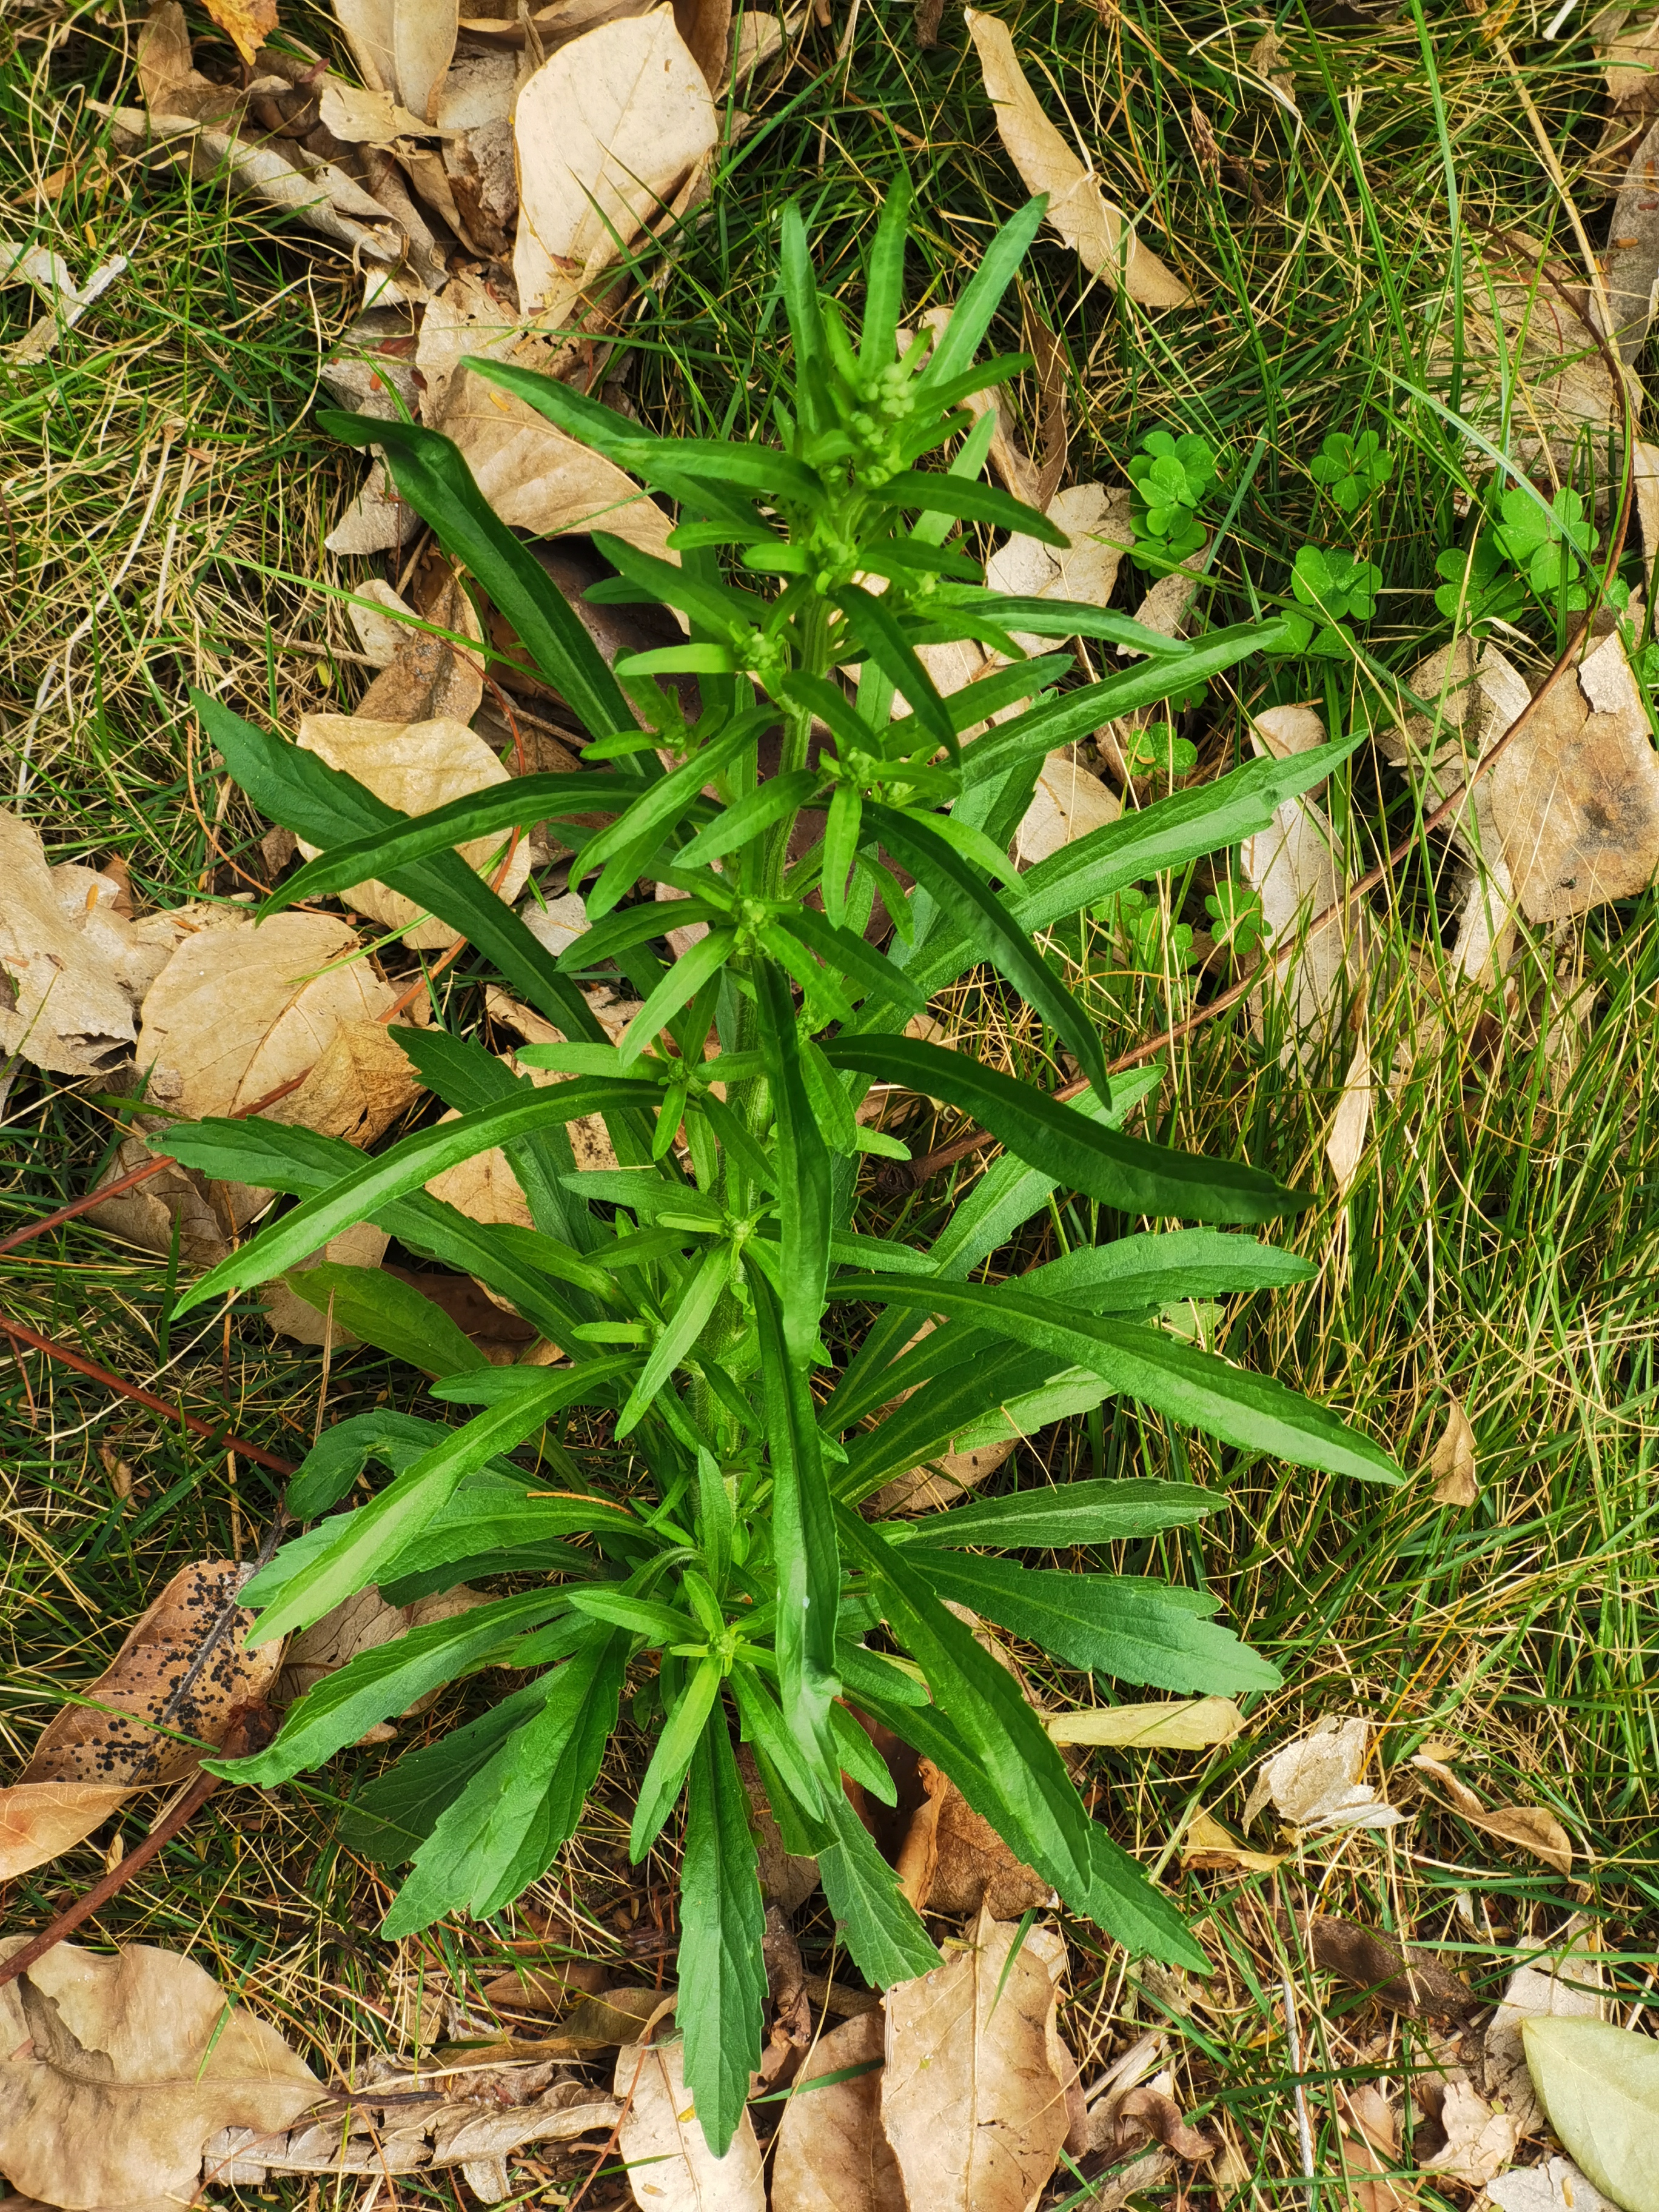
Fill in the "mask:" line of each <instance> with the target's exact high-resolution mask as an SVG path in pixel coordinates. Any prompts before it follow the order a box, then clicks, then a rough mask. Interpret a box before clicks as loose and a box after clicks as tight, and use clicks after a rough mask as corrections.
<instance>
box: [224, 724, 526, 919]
mask: <svg viewBox="0 0 1659 2212" xmlns="http://www.w3.org/2000/svg"><path fill="white" fill-rule="evenodd" d="M300 744H301V747H302V748H303V749H304V750H306V751H307V752H313V753H315V754H317V755H318V757H319V758H320V759H322V760H325V761H326V762H327V763H328V764H329V766H330V767H331V768H337V769H343V770H344V772H345V773H346V774H347V775H351V776H355V777H356V780H357V781H358V782H359V783H361V784H362V785H363V786H364V787H366V788H367V789H368V790H369V791H372V792H373V793H374V796H375V797H376V798H377V799H384V800H385V801H386V805H389V806H395V807H396V808H397V809H398V811H399V812H400V813H403V814H425V813H427V812H428V811H430V810H431V809H432V808H434V807H436V806H444V805H447V804H448V803H449V801H450V800H452V799H464V798H465V796H466V795H467V793H469V792H474V791H485V790H488V789H489V787H491V786H492V785H494V784H498V783H506V782H507V781H508V780H509V779H508V776H507V770H506V769H504V768H503V767H502V766H501V763H500V762H499V761H498V760H497V759H496V757H495V754H494V753H492V752H491V751H490V750H489V746H488V745H487V744H485V743H484V741H483V738H479V737H475V736H474V735H473V733H472V732H471V730H469V729H468V728H467V727H466V726H465V723H462V722H455V721H450V720H447V719H444V718H440V719H438V720H435V721H430V722H381V721H373V720H369V719H368V717H366V716H363V715H358V714H305V715H302V716H301V720H300ZM505 843H506V838H505V836H504V834H502V833H499V832H496V831H491V832H489V834H488V835H487V836H482V837H473V838H471V839H469V840H468V842H466V843H465V844H464V845H460V846H458V847H457V848H456V849H457V851H458V852H459V854H460V856H461V858H462V859H463V860H465V861H466V862H467V864H468V865H469V866H471V867H473V868H476V869H477V870H478V871H479V872H480V873H481V874H483V875H485V876H486V877H487V878H489V880H490V881H491V882H492V883H493V882H494V880H495V874H496V872H497V870H498V868H499V866H500V862H501V853H502V849H503V848H504V846H505ZM300 850H301V853H302V854H304V855H305V857H306V858H307V860H311V859H313V857H314V856H315V854H316V852H317V850H318V848H317V847H316V846H314V845H307V843H305V842H304V841H303V840H301V845H300ZM529 874H530V845H529V842H528V840H527V839H526V838H523V837H520V840H519V842H518V846H517V848H516V850H515V851H514V853H513V858H512V860H511V862H510V863H509V865H508V866H507V874H506V877H505V878H504V879H503V881H502V883H501V896H502V897H503V898H504V899H507V900H512V899H515V898H517V896H519V893H520V891H521V890H523V889H524V886H525V883H526V879H527V878H528V876H529ZM340 896H341V898H342V899H343V901H344V902H345V903H346V904H347V905H349V906H355V907H356V908H358V909H359V911H360V912H362V913H363V914H367V915H373V916H374V920H375V921H379V922H382V923H384V924H385V926H386V927H387V928H388V929H397V930H402V931H404V944H405V945H412V946H415V947H417V948H419V949H420V950H422V951H445V950H447V948H448V947H449V946H450V945H453V943H454V942H455V939H456V936H457V934H458V933H457V932H456V931H455V930H454V929H453V928H452V927H450V925H449V924H448V923H447V921H440V920H439V919H438V917H437V916H436V915H432V916H431V917H430V918H429V919H428V920H427V921H421V922H419V923H417V924H416V927H414V928H412V929H410V928H409V927H408V925H409V924H410V922H413V921H416V916H417V915H419V913H420V911H421V909H420V908H419V907H418V906H416V903H415V902H414V901H413V899H408V898H405V897H404V896H403V895H402V893H401V892H399V891H393V890H387V888H386V885H385V884H379V883H374V882H370V883H366V884H353V885H352V886H351V888H350V889H349V890H345V891H343V892H342V893H341V894H340ZM281 918H282V917H278V919H281ZM266 926H267V927H268V926H269V925H266Z"/></svg>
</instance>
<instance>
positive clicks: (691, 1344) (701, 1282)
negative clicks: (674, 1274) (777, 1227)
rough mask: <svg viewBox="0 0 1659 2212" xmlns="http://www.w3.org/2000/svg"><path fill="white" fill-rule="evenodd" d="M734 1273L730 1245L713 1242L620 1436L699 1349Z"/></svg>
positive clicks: (632, 1399)
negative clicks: (711, 1316) (701, 1339)
mask: <svg viewBox="0 0 1659 2212" xmlns="http://www.w3.org/2000/svg"><path fill="white" fill-rule="evenodd" d="M731 1273H732V1253H731V1249H730V1247H729V1246H727V1245H725V1244H716V1245H714V1246H713V1247H712V1248H711V1249H710V1250H709V1251H708V1253H707V1255H705V1256H704V1259H703V1262H702V1266H701V1267H699V1268H698V1270H697V1272H696V1274H695V1275H693V1277H692V1278H691V1279H690V1282H689V1283H688V1284H687V1285H686V1287H685V1289H684V1291H682V1292H681V1294H680V1299H679V1303H678V1305H676V1307H675V1308H674V1310H673V1312H672V1313H671V1315H670V1316H669V1317H668V1321H667V1324H666V1326H665V1328H664V1329H663V1332H662V1334H661V1335H660V1336H659V1338H658V1339H657V1340H656V1342H655V1343H654V1344H653V1346H652V1347H651V1353H650V1357H649V1358H647V1361H646V1363H645V1365H644V1366H643V1367H642V1368H641V1370H640V1379H639V1381H638V1382H637V1383H635V1385H634V1388H633V1389H632V1390H630V1391H629V1395H628V1403H627V1404H626V1405H625V1406H624V1407H623V1409H622V1412H621V1413H619V1414H618V1415H617V1437H618V1438H621V1437H625V1436H628V1435H629V1434H630V1433H631V1432H632V1431H633V1430H634V1429H635V1427H636V1426H637V1425H638V1424H639V1422H640V1420H641V1417H642V1416H643V1415H644V1413H646V1411H647V1407H649V1406H650V1405H651V1402H652V1401H653V1399H654V1398H655V1397H656V1395H657V1393H658V1392H659V1390H660V1389H662V1387H663V1385H664V1383H666V1382H667V1380H668V1378H669V1376H671V1374H672V1373H673V1371H674V1370H675V1369H676V1368H677V1367H680V1366H684V1364H685V1363H686V1361H687V1360H688V1359H689V1358H690V1356H691V1354H692V1352H694V1351H695V1350H696V1346H697V1341H698V1340H699V1338H700V1337H701V1336H702V1333H703V1331H704V1329H705V1328H708V1319H709V1316H710V1315H711V1314H712V1313H713V1312H714V1308H715V1307H716V1305H718V1304H719V1303H720V1292H721V1291H723V1290H724V1289H725V1288H726V1283H727V1282H728V1280H729V1279H730V1277H731Z"/></svg>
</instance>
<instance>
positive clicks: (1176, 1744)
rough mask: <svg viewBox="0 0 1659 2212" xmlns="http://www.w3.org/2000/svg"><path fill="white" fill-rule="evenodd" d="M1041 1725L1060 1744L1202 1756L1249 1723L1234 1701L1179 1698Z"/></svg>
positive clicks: (1057, 1717)
mask: <svg viewBox="0 0 1659 2212" xmlns="http://www.w3.org/2000/svg"><path fill="white" fill-rule="evenodd" d="M1042 1724H1043V1726H1044V1727H1045V1728H1046V1729H1048V1733H1049V1735H1051V1736H1052V1737H1053V1738H1054V1741H1055V1742H1056V1743H1101V1744H1113V1745H1115V1746H1117V1747H1121V1748H1122V1749H1125V1750H1133V1751H1203V1750H1205V1749H1206V1747H1208V1746H1209V1745H1211V1744H1212V1743H1228V1742H1231V1740H1232V1738H1233V1737H1234V1736H1236V1735H1237V1734H1238V1731H1239V1729H1241V1728H1243V1725H1244V1717H1243V1714H1242V1713H1241V1712H1240V1711H1239V1710H1238V1707H1237V1705H1234V1704H1233V1702H1232V1700H1231V1699H1230V1698H1174V1699H1163V1700H1162V1701H1160V1702H1159V1703H1158V1704H1156V1705H1100V1706H1097V1708H1096V1709H1095V1710H1094V1711H1091V1712H1089V1711H1085V1712H1075V1713H1048V1714H1046V1715H1045V1716H1044V1717H1043V1723H1042ZM1188 1832H1189V1833H1190V1830H1189V1831H1188Z"/></svg>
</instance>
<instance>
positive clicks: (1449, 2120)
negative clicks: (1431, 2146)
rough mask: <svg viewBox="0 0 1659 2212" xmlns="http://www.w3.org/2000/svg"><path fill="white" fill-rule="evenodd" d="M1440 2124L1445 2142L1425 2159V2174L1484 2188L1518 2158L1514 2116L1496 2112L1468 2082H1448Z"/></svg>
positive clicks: (1476, 2187)
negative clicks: (1438, 2175) (1512, 2160)
mask: <svg viewBox="0 0 1659 2212" xmlns="http://www.w3.org/2000/svg"><path fill="white" fill-rule="evenodd" d="M1440 2124H1441V2126H1442V2127H1443V2129H1444V2130H1445V2132H1446V2140H1445V2142H1444V2143H1443V2145H1442V2146H1441V2148H1439V2149H1438V2150H1437V2151H1436V2152H1435V2154H1434V2155H1433V2157H1432V2158H1427V2159H1425V2160H1424V2161H1423V2170H1424V2172H1425V2173H1440V2174H1444V2175H1445V2176H1446V2178H1447V2179H1449V2180H1452V2181H1464V2182H1468V2184H1469V2185H1470V2186H1471V2187H1472V2188H1475V2189H1483V2188H1485V2186H1486V2184H1487V2183H1488V2182H1489V2181H1491V2180H1492V2179H1493V2178H1494V2176H1495V2175H1497V2174H1499V2173H1501V2172H1503V2170H1504V2167H1505V2166H1507V2165H1508V2164H1509V2163H1510V2160H1511V2159H1512V2158H1513V2157H1514V2156H1515V2146H1516V2125H1515V2118H1514V2115H1513V2114H1512V2113H1510V2112H1493V2111H1492V2107H1491V2106H1489V2105H1487V2104H1486V2101H1485V2100H1484V2099H1483V2098H1481V2097H1480V2096H1479V2095H1477V2094H1476V2093H1475V2091H1474V2088H1473V2087H1471V2086H1470V2084H1469V2083H1468V2081H1458V2080H1456V2079H1455V2078H1454V2079H1452V2080H1451V2081H1448V2082H1447V2084H1446V2097H1445V2102H1444V2104H1443V2106H1441V2110H1440Z"/></svg>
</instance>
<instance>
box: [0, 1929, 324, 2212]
mask: <svg viewBox="0 0 1659 2212" xmlns="http://www.w3.org/2000/svg"><path fill="white" fill-rule="evenodd" d="M26 1940H27V1939H26V1938H25V1937H23V1936H8V1937H7V1938H6V1939H5V1940H4V1942H3V1943H0V1954H4V1955H6V1956H9V1955H10V1954H11V1953H12V1952H14V1951H15V1950H16V1949H17V1948H18V1947H19V1946H20V1944H21V1943H22V1942H25V1941H26ZM0 2034H3V2037H4V2045H5V2049H6V2051H7V2052H8V2053H9V2057H8V2058H7V2060H6V2063H4V2065H3V2066H0V2172H3V2173H4V2174H5V2175H6V2177H7V2179H8V2180H9V2182H10V2184H11V2185H12V2187H13V2188H14V2189H15V2190H16V2191H20V2192H21V2194H23V2195H25V2196H28V2197H34V2198H36V2199H38V2200H39V2201H40V2203H44V2204H57V2205H75V2206H98V2205H108V2206H115V2205H121V2206H135V2207H136V2206H140V2205H145V2206H149V2205H154V2204H155V2203H157V2202H158V2201H163V2202H164V2201H167V2200H171V2201H172V2202H173V2203H175V2204H187V2203H190V2202H191V2200H192V2198H193V2197H194V2196H195V2193H196V2188H197V2181H198V2179H200V2176H201V2172H202V2151H203V2146H204V2144H205V2143H206V2142H207V2141H208V2139H209V2137H210V2136H213V2135H215V2134H216V2132H217V2131H218V2130H220V2129H222V2128H225V2127H230V2126H242V2127H248V2128H252V2129H254V2130H258V2131H264V2130H269V2129H282V2128H286V2127H288V2126H289V2124H291V2123H292V2122H293V2121H294V2120H295V2119H296V2118H298V2116H299V2115H300V2113H301V2112H304V2111H305V2110H306V2109H307V2107H308V2106H311V2105H313V2104H314V2103H315V2102H316V2100H318V2098H319V2097H320V2096H321V2095H322V2093H323V2087H322V2084H321V2082H319V2081H318V2080H317V2078H316V2076H315V2075H313V2073H312V2071H311V2069H310V2068H309V2067H308V2066H307V2065H306V2064H305V2063H304V2062H303V2060H301V2058H300V2057H298V2055H297V2054H296V2053H295V2052H294V2051H290V2050H289V2047H288V2045H287V2044H286V2043H285V2042H284V2041H283V2039H282V2037H281V2036H280V2035H278V2033H276V2029H275V2028H273V2027H268V2026H267V2025H266V2024H265V2022H264V2021H262V2020H260V2019H258V2018H257V2017H256V2015H253V2014H252V2013H251V2012H249V2011H248V2010H247V2009H246V2008H245V2007H243V2006H240V2005H235V2004H233V2003H232V2002H231V2001H230V2000H229V1998H228V1996H227V1995H226V1993H225V1991H224V1990H222V1989H221V1988H220V1986H219V1984H217V1982H216V1981H215V1980H214V1979H213V1978H212V1976H211V1975H210V1974H207V1973H204V1972H203V1971H202V1969H201V1967H199V1966H194V1965H192V1964H191V1961H190V1960H188V1959H182V1958H179V1957H177V1956H175V1955H174V1954H173V1953H171V1952H168V1951H160V1950H154V1949H152V1948H149V1946H148V1945H145V1944H130V1945H128V1946H126V1947H125V1948H123V1949H121V1950H119V1951H117V1952H116V1953H115V1954H113V1955H112V1956H107V1957H106V1956H102V1955H100V1954H97V1953H95V1952H92V1951H83V1950H82V1949H81V1948H79V1947H78V1946H77V1945H76V1944H73V1943H58V1944H57V1945H55V1946H54V1947H53V1948H52V1949H51V1950H50V1951H48V1952H47V1953H46V1955H45V1956H44V1957H43V1958H40V1959H39V1960H36V1961H35V1963H34V1965H33V1966H31V1967H30V1968H29V1970H28V1972H27V1973H26V1974H23V1975H21V1976H20V1977H19V1978H18V1979H17V1980H15V1981H14V1982H11V1983H9V1984H6V1985H5V1987H4V1988H0Z"/></svg>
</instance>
